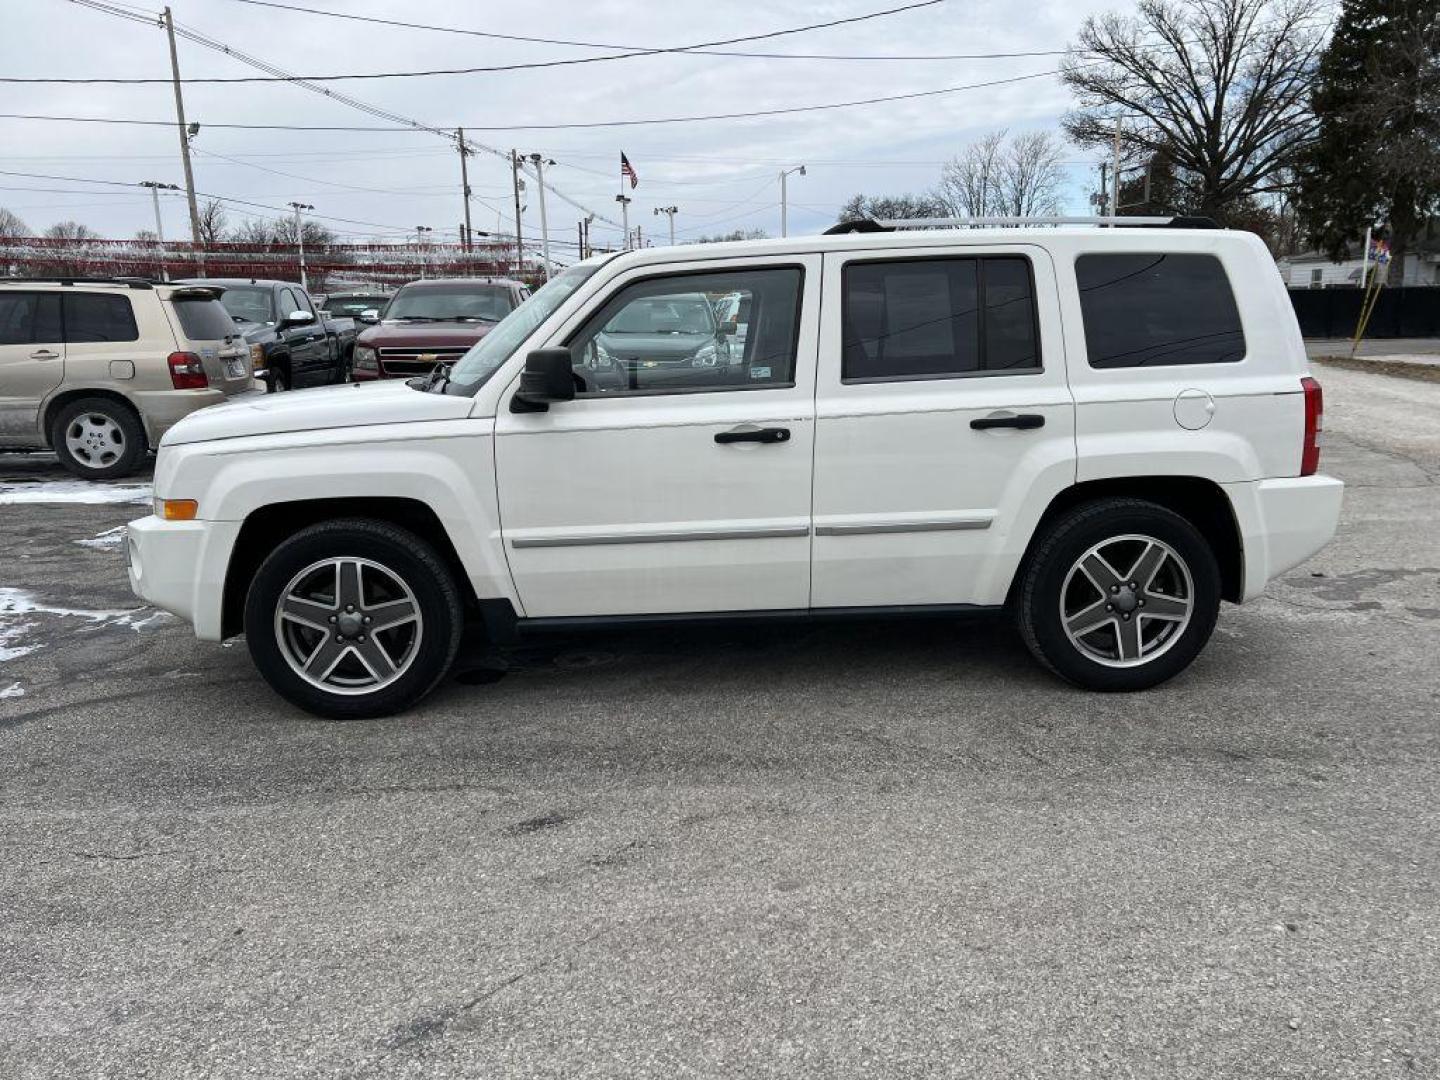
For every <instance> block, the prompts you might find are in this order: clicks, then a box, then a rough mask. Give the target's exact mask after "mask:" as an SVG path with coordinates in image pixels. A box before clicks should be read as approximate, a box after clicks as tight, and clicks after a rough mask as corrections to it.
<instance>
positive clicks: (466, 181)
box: [455, 128, 470, 253]
mask: <svg viewBox="0 0 1440 1080" xmlns="http://www.w3.org/2000/svg"><path fill="white" fill-rule="evenodd" d="M455 139H456V141H457V142H459V144H460V194H461V197H462V198H464V200H465V228H464V229H462V230H461V234H462V235H461V237H460V246H461V248H462V249H463V250H464V251H465V252H466V253H468V252H469V251H470V167H469V166H468V165H467V164H466V162H465V159H466V158H467V157H469V156H470V151H469V150H468V149H466V147H465V129H464V128H456V129H455Z"/></svg>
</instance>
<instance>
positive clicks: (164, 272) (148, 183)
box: [140, 180, 180, 281]
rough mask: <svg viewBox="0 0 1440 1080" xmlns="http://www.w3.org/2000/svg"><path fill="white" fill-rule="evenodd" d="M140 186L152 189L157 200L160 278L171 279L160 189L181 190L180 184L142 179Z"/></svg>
mask: <svg viewBox="0 0 1440 1080" xmlns="http://www.w3.org/2000/svg"><path fill="white" fill-rule="evenodd" d="M140 186H141V187H144V188H149V189H150V197H151V198H152V199H153V200H154V201H155V239H157V240H159V241H160V280H161V281H169V280H170V271H169V270H168V269H167V268H166V266H165V259H166V254H165V226H164V224H163V223H162V222H161V220H160V191H161V189H162V188H163V189H164V190H166V191H179V190H180V187H179V185H178V184H162V183H160V181H158V180H141V181H140Z"/></svg>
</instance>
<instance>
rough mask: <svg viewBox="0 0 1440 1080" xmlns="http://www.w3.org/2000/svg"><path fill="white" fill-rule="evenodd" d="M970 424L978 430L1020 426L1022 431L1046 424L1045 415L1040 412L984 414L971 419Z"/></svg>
mask: <svg viewBox="0 0 1440 1080" xmlns="http://www.w3.org/2000/svg"><path fill="white" fill-rule="evenodd" d="M970 426H971V427H972V428H974V429H975V430H976V431H988V430H990V429H991V428H1005V427H1008V428H1019V429H1020V430H1021V431H1030V430H1032V429H1034V428H1038V427H1044V426H1045V417H1043V416H1041V415H1040V414H1039V413H1020V414H1018V415H1014V416H982V417H980V418H979V419H978V420H971V421H970Z"/></svg>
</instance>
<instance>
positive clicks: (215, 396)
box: [130, 378, 255, 450]
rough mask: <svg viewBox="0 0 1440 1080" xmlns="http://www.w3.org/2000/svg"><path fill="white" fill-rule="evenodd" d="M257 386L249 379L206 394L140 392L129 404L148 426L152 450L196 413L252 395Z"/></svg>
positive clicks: (209, 389)
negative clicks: (174, 428)
mask: <svg viewBox="0 0 1440 1080" xmlns="http://www.w3.org/2000/svg"><path fill="white" fill-rule="evenodd" d="M254 386H255V384H254V382H253V381H252V380H250V379H249V378H247V379H245V381H244V382H243V383H240V382H236V383H233V384H229V383H227V384H226V385H225V386H223V387H217V386H211V387H208V388H206V389H204V390H141V391H139V392H137V393H134V394H132V395H131V398H130V400H131V401H132V402H133V403H134V405H135V408H136V409H137V410H138V411H139V413H140V421H141V423H143V424H144V425H145V438H146V440H147V441H148V442H149V443H150V448H151V449H152V450H153V449H154V448H155V447H157V446H159V445H160V439H161V437H162V436H163V435H164V434H165V432H167V431H169V430H170V429H171V428H172V427H174V426H175V425H176V424H178V423H179V422H180V421H181V420H183V419H185V417H187V416H189V415H190V414H191V413H193V412H198V411H199V410H201V409H204V408H206V407H208V406H210V405H218V404H220V403H221V402H222V401H233V400H234V399H235V398H237V397H239V396H240V395H241V394H246V393H253V392H254V389H253V388H254Z"/></svg>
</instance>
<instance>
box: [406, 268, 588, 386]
mask: <svg viewBox="0 0 1440 1080" xmlns="http://www.w3.org/2000/svg"><path fill="white" fill-rule="evenodd" d="M597 269H599V267H598V266H594V265H591V266H572V267H570V269H568V270H566V271H565V272H564V273H562V274H557V275H556V276H555V277H553V278H551V279H550V280H549V281H548V282H546V283H545V284H544V285H543V286H542V287H541V288H540V289H538V290H536V292H535V294H534V295H533V296H531V297H530V299H529V300H526V301H525V302H524V303H523V304H521V305H520V306H519V307H517V308H516V309H515V310H514V311H512V312H511V313H510V314H509V315H507V316H506V317H505V318H504V319H503V320H501V322H500V325H499V326H497V327H495V329H493V330H491V331H490V333H488V334H486V335H485V336H484V337H483V338H481V339H480V340H479V341H478V342H476V343H475V344H474V345H472V346H471V347H470V351H469V352H467V353H466V354H465V355H464V356H462V357H461V358H460V359H459V360H457V361H456V362H455V366H454V367H453V368H452V369H451V371H450V382H449V383H448V384H447V385H446V387H445V392H446V393H449V394H473V393H474V392H475V391H476V390H478V389H479V388H480V387H481V386H484V385H485V382H486V380H488V379H489V378H490V376H491V375H494V374H495V372H496V371H498V370H499V369H500V366H501V365H502V364H504V363H505V361H506V360H509V359H510V357H511V356H512V355H513V354H514V352H515V350H516V349H518V348H519V347H520V346H521V344H522V343H523V342H524V341H525V339H526V338H528V337H529V336H530V335H531V334H532V333H534V331H535V328H536V327H537V326H539V325H540V324H541V323H543V322H544V321H545V320H546V319H548V318H549V317H550V316H551V315H553V314H554V313H555V311H556V310H557V309H558V308H559V307H560V305H561V304H563V303H565V301H566V300H568V299H570V297H571V296H572V295H574V293H575V290H576V289H578V288H580V286H581V285H582V284H584V282H585V280H586V279H587V278H588V277H589V276H590V275H591V274H593V273H595V271H596V270H597ZM397 299H398V298H397Z"/></svg>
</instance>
